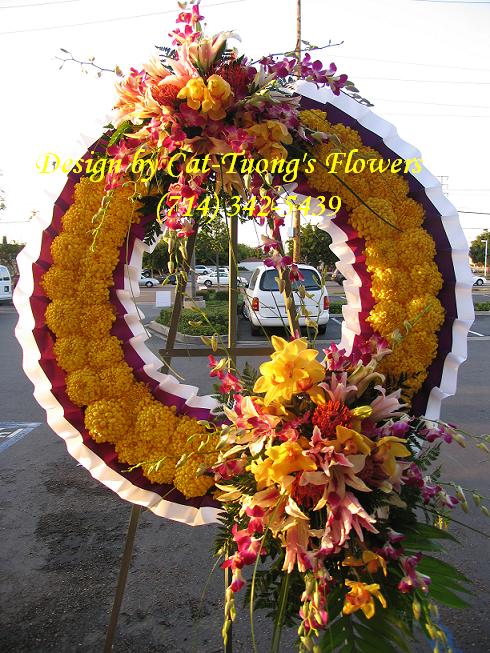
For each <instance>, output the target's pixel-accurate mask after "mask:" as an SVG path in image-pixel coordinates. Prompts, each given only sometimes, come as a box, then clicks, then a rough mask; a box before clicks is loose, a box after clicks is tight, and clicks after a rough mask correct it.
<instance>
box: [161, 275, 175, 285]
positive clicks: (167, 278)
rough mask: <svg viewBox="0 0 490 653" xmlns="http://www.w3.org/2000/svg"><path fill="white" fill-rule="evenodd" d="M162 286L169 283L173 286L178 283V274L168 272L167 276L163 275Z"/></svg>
mask: <svg viewBox="0 0 490 653" xmlns="http://www.w3.org/2000/svg"><path fill="white" fill-rule="evenodd" d="M161 283H162V286H165V285H167V284H171V285H172V286H176V285H177V276H176V275H175V274H167V275H165V276H162V279H161Z"/></svg>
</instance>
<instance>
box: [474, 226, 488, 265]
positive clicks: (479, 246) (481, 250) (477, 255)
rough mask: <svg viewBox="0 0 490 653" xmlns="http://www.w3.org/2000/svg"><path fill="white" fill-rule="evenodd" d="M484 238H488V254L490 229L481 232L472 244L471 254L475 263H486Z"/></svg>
mask: <svg viewBox="0 0 490 653" xmlns="http://www.w3.org/2000/svg"><path fill="white" fill-rule="evenodd" d="M484 240H487V241H488V242H487V244H486V245H487V255H488V254H489V252H490V231H489V230H488V229H484V230H483V233H481V234H479V235H478V236H477V237H476V238H475V240H473V242H472V243H471V245H470V256H471V260H472V261H473V263H484V262H485V243H484V242H483V241H484Z"/></svg>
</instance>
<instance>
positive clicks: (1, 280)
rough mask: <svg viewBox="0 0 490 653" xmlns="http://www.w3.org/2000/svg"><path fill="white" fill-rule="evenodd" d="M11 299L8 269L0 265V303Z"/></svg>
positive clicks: (10, 280) (10, 282)
mask: <svg viewBox="0 0 490 653" xmlns="http://www.w3.org/2000/svg"><path fill="white" fill-rule="evenodd" d="M11 299H12V278H11V276H10V272H9V269H8V268H7V267H6V266H5V265H0V301H10V300H11Z"/></svg>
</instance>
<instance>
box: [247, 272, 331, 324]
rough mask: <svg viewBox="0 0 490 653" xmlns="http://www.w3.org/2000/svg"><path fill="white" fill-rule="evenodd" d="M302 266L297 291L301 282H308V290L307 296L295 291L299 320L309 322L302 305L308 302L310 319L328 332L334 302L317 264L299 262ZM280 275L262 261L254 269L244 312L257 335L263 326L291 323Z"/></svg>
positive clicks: (304, 283) (301, 322) (303, 284)
mask: <svg viewBox="0 0 490 653" xmlns="http://www.w3.org/2000/svg"><path fill="white" fill-rule="evenodd" d="M298 268H299V270H300V272H301V274H302V275H303V277H304V281H295V282H294V283H293V291H294V290H295V289H296V288H298V287H299V286H304V288H305V290H306V297H305V298H304V299H301V297H300V296H299V294H298V293H297V292H293V296H294V302H295V304H296V307H297V310H298V317H299V324H300V326H306V317H305V316H303V315H301V307H302V306H304V307H305V308H306V310H307V311H308V312H309V314H310V320H312V321H314V322H317V324H318V333H325V330H326V328H327V327H326V325H327V322H328V318H329V311H328V309H329V306H330V302H329V299H328V293H327V289H326V288H325V286H322V281H321V275H320V273H319V272H318V270H317V269H316V268H314V267H312V266H311V265H299V266H298ZM277 277H278V272H277V270H275V269H274V268H268V267H265V265H261V266H260V267H258V268H257V269H256V270H255V272H254V273H253V275H252V278H251V279H250V283H249V284H248V287H247V288H246V290H245V293H244V294H245V301H244V304H243V309H242V313H243V317H245V318H246V319H247V320H250V331H251V334H252V335H253V336H257V335H259V334H260V330H261V327H280V326H284V327H285V328H287V327H288V318H287V314H286V305H285V303H284V297H283V295H282V293H280V292H279V288H278V286H277Z"/></svg>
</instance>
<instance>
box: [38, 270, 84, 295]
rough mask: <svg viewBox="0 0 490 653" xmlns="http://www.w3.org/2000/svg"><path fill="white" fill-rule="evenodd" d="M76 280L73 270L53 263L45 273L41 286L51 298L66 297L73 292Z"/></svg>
mask: <svg viewBox="0 0 490 653" xmlns="http://www.w3.org/2000/svg"><path fill="white" fill-rule="evenodd" d="M76 281H77V278H76V274H75V272H74V271H73V270H69V269H66V268H61V267H59V266H57V265H53V266H51V267H50V268H49V270H48V271H47V272H46V273H45V274H44V275H43V278H42V279H41V286H42V288H43V290H44V292H45V293H46V296H47V297H49V299H64V298H65V297H68V296H69V295H70V293H72V292H73V288H74V287H75V286H76Z"/></svg>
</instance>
